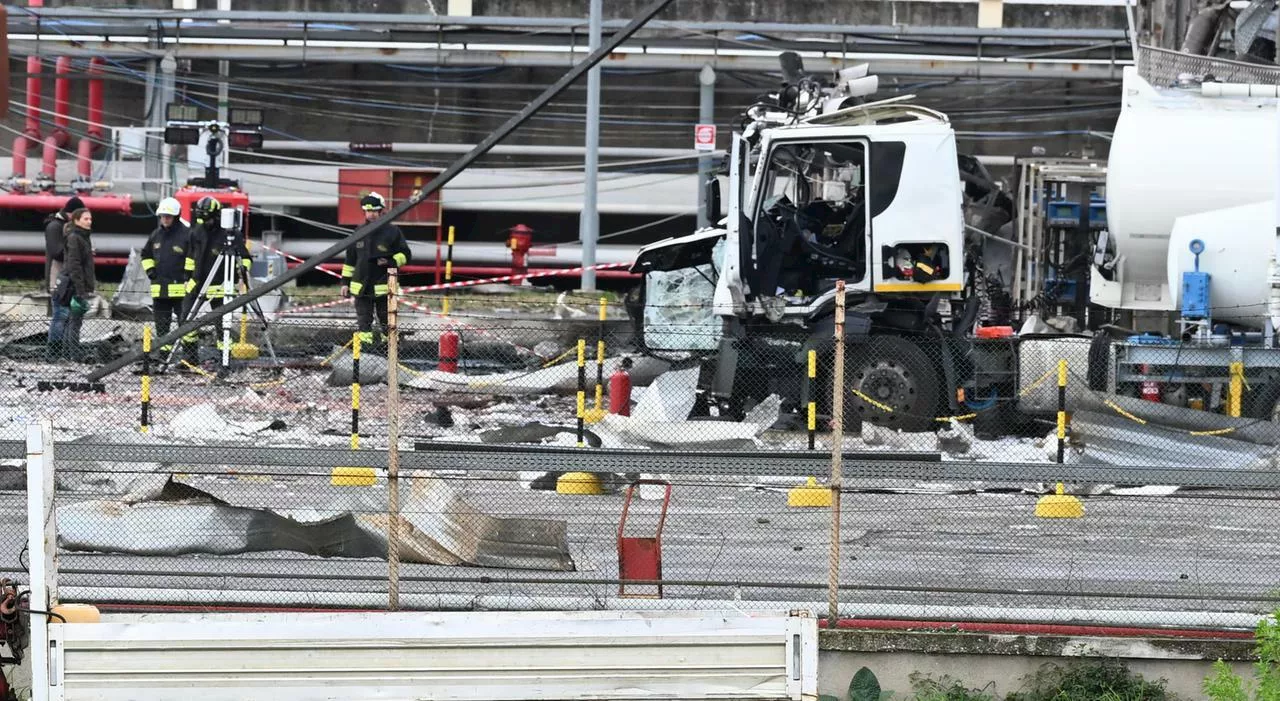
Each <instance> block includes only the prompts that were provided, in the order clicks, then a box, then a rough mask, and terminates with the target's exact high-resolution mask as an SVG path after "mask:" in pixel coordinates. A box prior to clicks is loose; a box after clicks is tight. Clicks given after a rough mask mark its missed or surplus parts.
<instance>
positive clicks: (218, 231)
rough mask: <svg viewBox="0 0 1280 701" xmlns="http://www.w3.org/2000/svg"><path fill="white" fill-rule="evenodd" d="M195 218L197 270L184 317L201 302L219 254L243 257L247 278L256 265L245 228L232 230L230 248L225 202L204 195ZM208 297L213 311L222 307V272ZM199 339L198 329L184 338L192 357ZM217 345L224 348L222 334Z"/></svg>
mask: <svg viewBox="0 0 1280 701" xmlns="http://www.w3.org/2000/svg"><path fill="white" fill-rule="evenodd" d="M191 218H192V220H193V221H194V222H195V226H194V227H193V228H192V229H191V250H192V252H191V257H192V258H194V259H195V261H196V273H195V276H194V277H193V278H192V279H191V282H190V283H188V286H189V287H190V288H191V292H190V294H188V295H187V300H186V304H185V306H184V307H183V310H182V317H183V318H184V319H188V318H190V317H191V313H192V311H194V310H195V308H196V306H198V305H199V304H200V299H199V297H200V286H201V285H204V284H205V281H206V280H209V275H210V273H212V272H213V270H214V267H215V266H216V265H217V264H218V257H219V256H221V255H222V254H223V253H224V252H225V253H231V254H233V255H235V256H237V257H238V258H239V259H240V260H239V265H240V266H241V267H242V268H243V269H244V274H245V277H248V275H249V268H250V267H251V266H252V265H253V260H252V259H250V258H249V247H248V245H247V244H246V243H245V236H244V229H239V230H237V231H235V232H232V240H231V248H230V250H228V249H227V248H226V245H227V233H228V232H226V231H224V230H223V228H222V203H221V202H219V201H218V200H217V199H215V198H213V197H209V196H205V197H201V198H200V199H199V200H197V201H196V203H195V204H194V205H192V207H191ZM239 279H240V275H239V273H236V280H237V281H239ZM204 298H205V299H207V300H209V309H210V310H214V309H218V308H219V307H221V306H222V298H223V289H222V275H215V276H214V279H213V280H211V281H209V285H208V287H207V288H205V292H204ZM197 341H198V335H197V334H196V333H194V332H193V333H191V334H188V335H187V336H184V337H183V338H182V342H183V344H184V346H185V347H186V353H187V354H188V356H192V355H195V345H196V342H197ZM217 347H218V350H222V337H221V336H220V335H219V336H218V340H217Z"/></svg>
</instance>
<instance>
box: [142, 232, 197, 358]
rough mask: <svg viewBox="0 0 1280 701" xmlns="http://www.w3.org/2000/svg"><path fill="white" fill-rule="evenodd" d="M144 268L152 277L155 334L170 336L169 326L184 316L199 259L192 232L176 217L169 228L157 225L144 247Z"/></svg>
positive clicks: (164, 347)
mask: <svg viewBox="0 0 1280 701" xmlns="http://www.w3.org/2000/svg"><path fill="white" fill-rule="evenodd" d="M142 269H143V270H144V271H145V272H146V273H147V277H149V278H151V307H152V310H153V311H154V313H155V322H156V333H157V334H158V335H160V336H164V335H165V334H167V333H169V327H170V323H171V322H172V320H173V319H174V318H175V317H179V320H180V315H181V314H182V308H183V302H184V300H185V298H186V296H187V291H188V285H187V283H188V282H189V281H190V280H191V276H192V275H194V274H195V271H196V260H195V258H193V257H192V251H191V230H190V229H188V228H187V225H186V224H184V223H182V220H181V219H179V218H177V217H174V218H173V223H172V224H170V225H169V226H167V227H166V226H164V225H161V226H158V227H156V230H155V231H153V232H151V236H149V237H148V238H147V243H146V244H145V245H143V247H142ZM168 349H169V347H168V346H162V347H161V350H168Z"/></svg>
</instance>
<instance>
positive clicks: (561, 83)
mask: <svg viewBox="0 0 1280 701" xmlns="http://www.w3.org/2000/svg"><path fill="white" fill-rule="evenodd" d="M671 2H672V0H654V2H652V3H650V4H649V6H648V7H646V8H645V9H644V11H643V12H641V13H640V15H639V16H637V17H636V18H635V19H633V20H631V22H629V23H628V24H627V26H626V27H623V28H622V29H621V30H619V31H618V33H617V34H614V35H613V36H611V37H609V40H608V41H606V42H604V43H603V44H602V45H601V46H600V48H598V49H596V50H595V51H592V52H591V54H590V55H588V56H587V57H586V58H585V59H583V60H582V62H581V63H579V64H577V65H575V66H574V67H573V68H571V69H569V72H567V73H565V74H564V75H563V76H561V77H560V80H557V81H556V82H555V83H554V84H553V85H551V86H550V87H548V88H547V89H546V90H544V91H543V92H542V94H541V95H539V96H538V97H537V98H536V99H534V100H533V101H532V102H530V103H529V104H528V105H526V106H525V107H524V109H522V110H520V111H519V112H517V113H516V114H514V115H512V116H511V118H510V119H508V120H507V121H506V123H505V124H503V125H502V126H501V127H499V128H498V129H497V130H496V131H494V132H493V133H491V134H489V136H487V137H485V139H484V140H483V141H481V142H480V143H478V144H476V147H475V148H473V149H471V151H469V152H468V153H467V155H465V156H463V157H462V158H459V159H458V160H457V161H454V163H453V164H452V165H450V166H449V167H448V168H446V169H445V170H444V172H442V173H440V174H439V175H437V176H436V177H435V178H433V179H432V180H431V182H429V183H427V185H426V187H424V188H422V190H421V191H419V192H418V193H417V194H416V195H414V196H413V197H410V198H409V199H407V200H404V201H403V202H401V203H400V204H398V205H396V206H394V207H392V208H391V209H390V210H389V211H388V212H387V213H386V215H384V216H383V217H381V218H379V219H377V220H375V221H372V222H368V223H366V224H363V225H361V226H360V227H358V228H357V229H356V230H355V231H354V232H352V234H351V235H350V236H348V237H346V238H345V239H343V240H341V241H339V242H337V243H335V244H333V245H332V246H330V247H328V248H326V249H325V250H323V251H321V252H320V253H317V254H316V255H314V256H311V257H310V258H308V259H307V262H305V263H303V264H302V265H299V266H298V267H296V268H293V269H291V270H289V271H288V272H286V273H285V274H283V275H281V276H279V277H277V278H275V279H274V280H272V281H270V282H268V283H266V284H264V285H261V286H259V287H255V288H254V289H252V290H249V292H248V293H246V294H243V295H240V296H239V297H236V298H235V299H231V300H227V301H226V302H224V303H223V305H222V306H221V307H219V308H218V309H215V310H211V311H210V312H208V313H207V314H205V315H204V316H202V317H200V318H198V319H195V320H192V321H188V322H187V323H185V324H182V325H181V326H179V327H178V328H177V329H174V330H173V331H170V332H169V333H167V334H165V335H164V336H163V337H161V338H159V339H157V340H156V343H157V344H158V345H160V346H164V345H166V344H172V343H173V342H174V341H177V340H178V339H180V338H182V337H183V336H185V335H186V334H189V333H191V332H192V331H196V330H198V329H201V328H204V327H205V326H208V325H210V324H212V323H214V322H216V321H218V320H220V319H221V318H222V317H224V316H226V315H227V314H230V313H231V312H233V311H235V310H237V309H239V308H241V307H243V306H245V305H246V304H249V303H250V302H253V301H254V300H256V299H258V298H260V297H262V296H263V295H265V294H267V293H269V292H272V291H274V290H276V289H279V288H280V287H282V286H284V285H286V284H288V283H290V282H292V281H294V280H297V279H298V278H300V277H302V276H303V275H305V274H307V273H309V272H311V271H312V270H314V269H315V268H316V267H318V266H319V265H320V264H321V263H325V262H328V261H329V260H332V259H333V258H334V256H336V255H338V254H339V253H342V252H344V251H346V250H347V249H348V248H350V247H352V246H354V245H355V244H357V243H359V242H361V241H363V240H365V239H367V238H369V236H370V235H371V234H373V232H374V231H377V230H378V229H379V228H381V227H382V226H384V225H386V224H388V223H390V222H394V221H395V220H396V219H399V218H400V217H401V216H403V215H404V214H405V212H408V211H409V210H411V209H413V208H414V207H417V206H418V205H419V204H420V203H422V201H424V200H426V199H427V198H428V197H430V196H431V195H433V194H435V193H436V192H438V191H439V190H440V188H442V187H444V186H445V185H446V184H448V183H449V181H451V180H453V179H454V178H455V177H457V176H458V174H459V173H461V172H462V171H463V170H466V169H467V168H468V167H470V165H471V164H472V163H474V162H475V161H476V159H478V158H480V157H481V156H483V155H484V154H486V153H488V152H489V150H490V149H492V148H493V147H494V146H497V145H498V143H499V142H501V141H502V140H503V139H505V138H507V136H509V135H510V134H511V132H513V131H515V130H516V129H518V128H519V127H520V125H522V124H524V123H525V122H526V121H528V120H529V118H530V117H532V116H533V115H534V114H535V113H537V112H538V110H541V109H542V108H543V107H545V106H546V105H547V103H549V102H551V101H552V100H554V99H555V98H556V97H557V96H558V95H559V94H560V93H562V92H564V91H565V89H566V88H568V87H569V86H570V85H572V84H573V83H574V82H575V81H576V80H578V78H581V77H582V76H583V74H585V73H586V72H587V71H589V70H591V67H592V66H594V65H596V64H597V63H599V62H600V61H601V60H603V59H604V58H605V57H606V56H608V55H609V54H611V53H613V50H614V49H616V48H618V46H620V45H622V43H623V42H625V41H626V40H627V39H629V38H631V35H633V34H635V33H636V32H637V31H639V30H640V28H641V27H643V26H644V25H645V24H647V23H648V22H649V20H651V19H653V17H654V16H655V15H657V14H658V13H659V12H661V11H663V10H664V9H666V7H667V5H670V4H671ZM141 356H142V352H141V351H140V350H136V351H132V352H130V353H127V354H126V355H123V356H121V357H119V358H116V359H115V360H113V361H111V362H110V363H107V364H106V365H103V366H102V367H100V368H98V369H96V370H94V371H93V372H91V373H89V375H88V378H89V380H90V381H95V380H100V379H102V378H104V377H106V376H108V375H111V374H113V373H115V372H117V371H119V370H120V369H122V368H124V367H127V366H129V365H132V364H133V363H136V362H138V360H139V358H140V357H141Z"/></svg>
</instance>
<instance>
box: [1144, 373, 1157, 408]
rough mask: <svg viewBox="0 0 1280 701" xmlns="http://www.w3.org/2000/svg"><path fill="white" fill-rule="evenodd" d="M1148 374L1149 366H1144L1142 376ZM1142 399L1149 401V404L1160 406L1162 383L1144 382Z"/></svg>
mask: <svg viewBox="0 0 1280 701" xmlns="http://www.w3.org/2000/svg"><path fill="white" fill-rule="evenodd" d="M1148 372H1150V370H1149V369H1148V366H1146V365H1143V366H1142V374H1143V375H1147V373H1148ZM1142 398H1143V399H1145V400H1147V401H1148V402H1155V403H1157V404H1159V403H1160V402H1161V398H1160V383H1159V382H1156V381H1155V380H1143V381H1142Z"/></svg>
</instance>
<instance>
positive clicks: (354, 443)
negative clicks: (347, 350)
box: [351, 331, 360, 450]
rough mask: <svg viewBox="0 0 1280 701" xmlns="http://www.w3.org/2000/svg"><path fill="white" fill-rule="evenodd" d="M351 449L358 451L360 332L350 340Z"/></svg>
mask: <svg viewBox="0 0 1280 701" xmlns="http://www.w3.org/2000/svg"><path fill="white" fill-rule="evenodd" d="M351 449H352V450H359V449H360V332H359V331H357V332H356V334H355V336H353V337H352V338H351Z"/></svg>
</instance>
